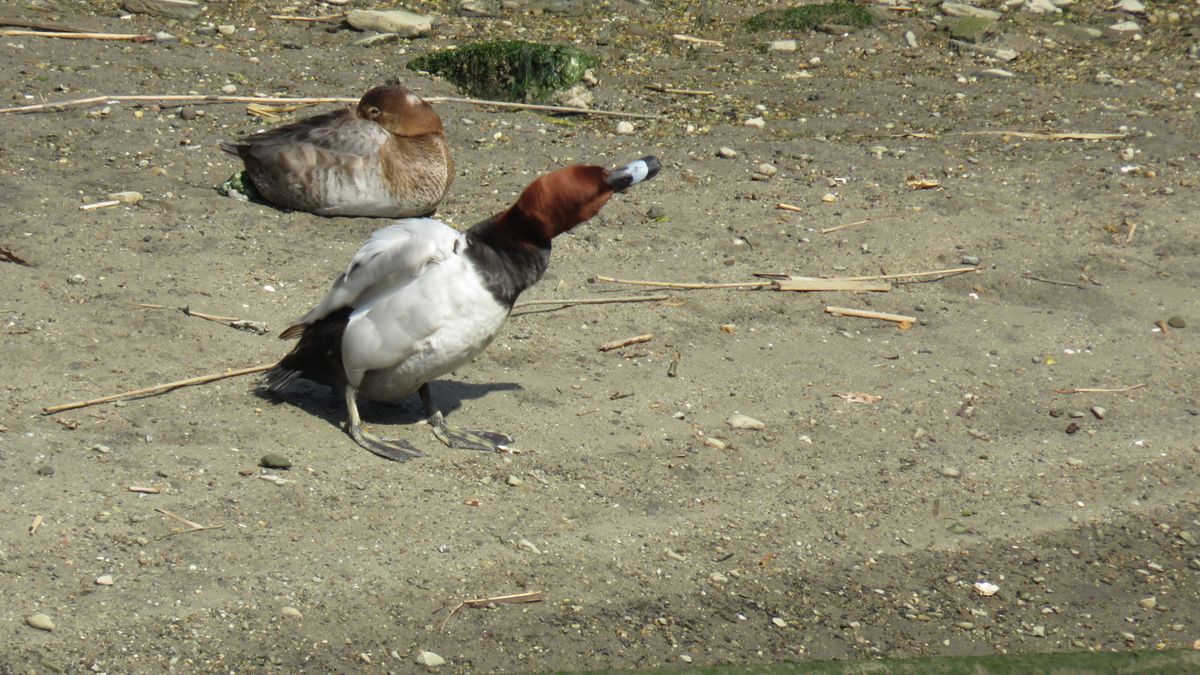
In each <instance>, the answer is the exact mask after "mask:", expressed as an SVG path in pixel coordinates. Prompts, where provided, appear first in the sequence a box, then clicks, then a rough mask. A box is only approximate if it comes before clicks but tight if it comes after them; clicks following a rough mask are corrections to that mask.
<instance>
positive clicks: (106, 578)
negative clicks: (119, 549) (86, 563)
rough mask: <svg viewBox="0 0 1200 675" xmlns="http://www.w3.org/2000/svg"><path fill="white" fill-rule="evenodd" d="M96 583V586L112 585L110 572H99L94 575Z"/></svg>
mask: <svg viewBox="0 0 1200 675" xmlns="http://www.w3.org/2000/svg"><path fill="white" fill-rule="evenodd" d="M96 585H97V586H112V585H113V577H112V575H111V574H101V575H100V576H98V577H96Z"/></svg>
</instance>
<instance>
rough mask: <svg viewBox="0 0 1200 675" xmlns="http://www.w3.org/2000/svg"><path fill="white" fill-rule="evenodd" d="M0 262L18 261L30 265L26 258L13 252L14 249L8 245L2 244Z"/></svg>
mask: <svg viewBox="0 0 1200 675" xmlns="http://www.w3.org/2000/svg"><path fill="white" fill-rule="evenodd" d="M0 262H10V263H16V264H18V265H24V266H26V267H29V263H28V262H26V261H25V259H24V258H22V257H21V256H19V255H17V254H16V253H13V251H12V249H11V248H9V247H7V246H0Z"/></svg>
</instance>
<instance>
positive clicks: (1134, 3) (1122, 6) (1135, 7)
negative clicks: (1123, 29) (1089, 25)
mask: <svg viewBox="0 0 1200 675" xmlns="http://www.w3.org/2000/svg"><path fill="white" fill-rule="evenodd" d="M1109 10H1111V11H1114V12H1127V13H1129V14H1145V13H1146V6H1145V5H1143V4H1142V3H1141V2H1140V0H1118V2H1117V4H1115V5H1113V6H1112V7H1109Z"/></svg>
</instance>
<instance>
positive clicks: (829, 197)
mask: <svg viewBox="0 0 1200 675" xmlns="http://www.w3.org/2000/svg"><path fill="white" fill-rule="evenodd" d="M821 201H823V202H825V203H826V204H832V203H834V202H836V201H837V195H835V194H833V193H832V192H826V193H825V194H823V195H821Z"/></svg>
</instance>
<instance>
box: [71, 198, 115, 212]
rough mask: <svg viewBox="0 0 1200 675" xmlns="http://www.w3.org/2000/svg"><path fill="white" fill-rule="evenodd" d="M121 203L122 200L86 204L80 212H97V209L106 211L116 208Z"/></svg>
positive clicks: (80, 208)
mask: <svg viewBox="0 0 1200 675" xmlns="http://www.w3.org/2000/svg"><path fill="white" fill-rule="evenodd" d="M120 203H121V200H119V199H106V200H104V201H102V202H94V203H91V204H84V205H83V206H80V207H79V210H80V211H95V210H96V209H106V208H108V207H110V206H116V205H117V204H120Z"/></svg>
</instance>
